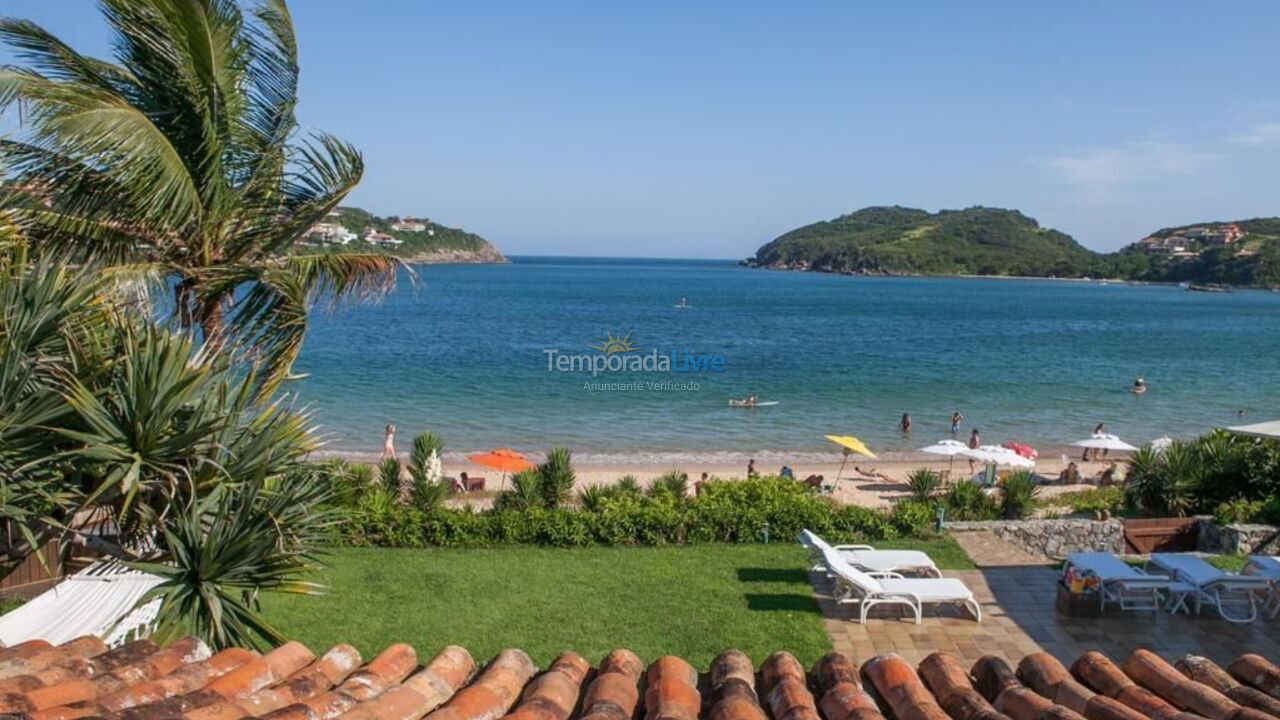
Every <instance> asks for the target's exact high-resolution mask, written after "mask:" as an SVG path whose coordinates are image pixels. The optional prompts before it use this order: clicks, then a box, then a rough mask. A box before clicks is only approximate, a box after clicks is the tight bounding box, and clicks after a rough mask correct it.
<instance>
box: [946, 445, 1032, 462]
mask: <svg viewBox="0 0 1280 720" xmlns="http://www.w3.org/2000/svg"><path fill="white" fill-rule="evenodd" d="M957 454H959V455H963V456H965V457H968V458H973V459H974V460H978V461H981V462H983V463H987V464H991V465H1009V466H1010V467H1020V468H1033V467H1035V466H1036V462H1035V461H1034V460H1031V459H1029V458H1024V457H1022V456H1021V455H1019V454H1018V453H1016V452H1014V451H1012V450H1010V449H1009V448H1003V447H1000V446H999V445H980V446H978V448H977V449H976V450H970V449H969V448H965V449H964V452H962V453H957Z"/></svg>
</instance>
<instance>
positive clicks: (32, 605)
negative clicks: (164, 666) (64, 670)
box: [0, 560, 161, 646]
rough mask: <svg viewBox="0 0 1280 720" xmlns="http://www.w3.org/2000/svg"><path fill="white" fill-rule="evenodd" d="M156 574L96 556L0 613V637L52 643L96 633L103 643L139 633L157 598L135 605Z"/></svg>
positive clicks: (155, 582) (152, 615) (146, 629)
mask: <svg viewBox="0 0 1280 720" xmlns="http://www.w3.org/2000/svg"><path fill="white" fill-rule="evenodd" d="M160 582H161V579H160V578H158V577H156V576H155V575H151V574H149V573H144V572H140V571H138V570H132V569H130V568H128V567H126V566H124V565H123V564H121V563H120V562H118V561H115V560H100V561H98V562H95V563H93V564H92V565H89V566H88V567H86V568H85V569H83V570H81V571H80V572H78V573H76V574H74V575H70V576H68V577H67V578H66V579H65V580H63V581H62V582H60V583H58V584H57V585H54V586H53V587H52V588H50V589H49V590H46V591H45V592H44V593H42V594H41V595H38V596H36V597H35V598H33V599H32V600H31V601H30V602H27V603H26V604H24V605H22V606H20V607H18V608H16V609H14V610H12V611H10V612H8V613H6V614H5V615H4V616H3V617H0V643H2V644H4V645H5V646H10V645H16V644H18V643H20V642H24V641H26V640H35V639H41V640H47V641H48V642H50V643H53V644H55V645H57V644H60V643H64V642H67V641H68V640H74V639H75V638H77V637H80V636H81V635H97V636H98V637H100V638H102V639H103V641H104V642H106V643H107V644H108V645H112V646H115V645H119V644H121V643H123V642H126V641H128V640H132V639H135V638H136V637H145V636H146V635H147V634H148V633H149V631H150V629H151V625H152V624H153V623H154V622H155V618H156V613H157V612H158V611H159V609H160V598H156V599H154V600H152V601H151V602H148V603H146V604H145V605H142V606H140V607H136V606H137V604H138V601H139V600H141V599H142V597H143V596H144V595H146V594H147V592H148V591H150V590H151V589H152V588H154V587H155V586H156V585H159V584H160Z"/></svg>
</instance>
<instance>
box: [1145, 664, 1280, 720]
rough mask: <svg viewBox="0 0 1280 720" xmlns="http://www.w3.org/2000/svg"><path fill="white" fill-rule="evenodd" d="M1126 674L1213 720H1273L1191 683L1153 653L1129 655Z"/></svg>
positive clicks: (1207, 688) (1179, 705)
mask: <svg viewBox="0 0 1280 720" xmlns="http://www.w3.org/2000/svg"><path fill="white" fill-rule="evenodd" d="M1124 672H1125V674H1126V675H1128V676H1129V677H1131V678H1133V680H1134V681H1135V682H1137V683H1138V684H1140V685H1142V686H1143V687H1145V688H1147V689H1148V690H1150V691H1152V692H1154V693H1155V694H1157V695H1159V696H1160V697H1163V698H1164V699H1165V700H1168V701H1169V702H1170V703H1172V704H1173V705H1175V706H1177V707H1180V708H1182V709H1184V710H1189V711H1191V712H1194V713H1199V714H1201V715H1204V716H1205V717H1207V718H1210V720H1270V719H1271V716H1270V715H1267V714H1266V713H1263V712H1259V711H1257V710H1253V709H1251V708H1246V707H1242V706H1241V705H1240V704H1239V703H1237V702H1235V701H1234V700H1232V699H1231V698H1229V697H1227V696H1226V695H1223V694H1222V693H1220V692H1218V691H1217V690H1214V689H1213V688H1211V687H1209V686H1207V685H1201V684H1200V683H1198V682H1194V681H1191V680H1188V679H1187V677H1186V676H1184V675H1183V674H1182V673H1180V672H1178V670H1177V668H1175V667H1174V666H1172V665H1170V664H1169V663H1167V662H1165V661H1164V658H1162V657H1160V656H1159V655H1156V654H1155V653H1153V652H1151V651H1150V650H1143V649H1138V650H1134V651H1133V652H1132V653H1129V659H1128V660H1126V661H1125V663H1124Z"/></svg>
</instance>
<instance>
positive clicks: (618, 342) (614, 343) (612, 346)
mask: <svg viewBox="0 0 1280 720" xmlns="http://www.w3.org/2000/svg"><path fill="white" fill-rule="evenodd" d="M591 347H593V348H595V349H596V350H599V351H600V352H602V353H604V354H605V355H613V354H615V353H629V352H635V351H636V350H637V349H638V348H637V347H636V346H635V345H633V344H632V343H631V333H627V334H626V335H623V336H622V337H614V335H613V332H612V331H609V332H607V333H606V334H605V337H604V339H603V340H601V341H600V342H598V343H596V344H595V345H592V346H591Z"/></svg>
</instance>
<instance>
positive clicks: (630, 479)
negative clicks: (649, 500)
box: [610, 475, 642, 495]
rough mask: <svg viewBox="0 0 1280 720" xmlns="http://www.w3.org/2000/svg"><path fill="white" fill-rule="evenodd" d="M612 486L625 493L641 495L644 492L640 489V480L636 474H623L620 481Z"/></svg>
mask: <svg viewBox="0 0 1280 720" xmlns="http://www.w3.org/2000/svg"><path fill="white" fill-rule="evenodd" d="M610 487H612V488H613V489H615V490H616V491H617V492H618V493H620V494H623V495H639V494H640V493H641V492H642V491H641V489H640V481H639V480H637V479H636V476H635V475H623V476H622V477H621V478H618V482H616V483H614V484H613V485H611V486H610Z"/></svg>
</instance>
